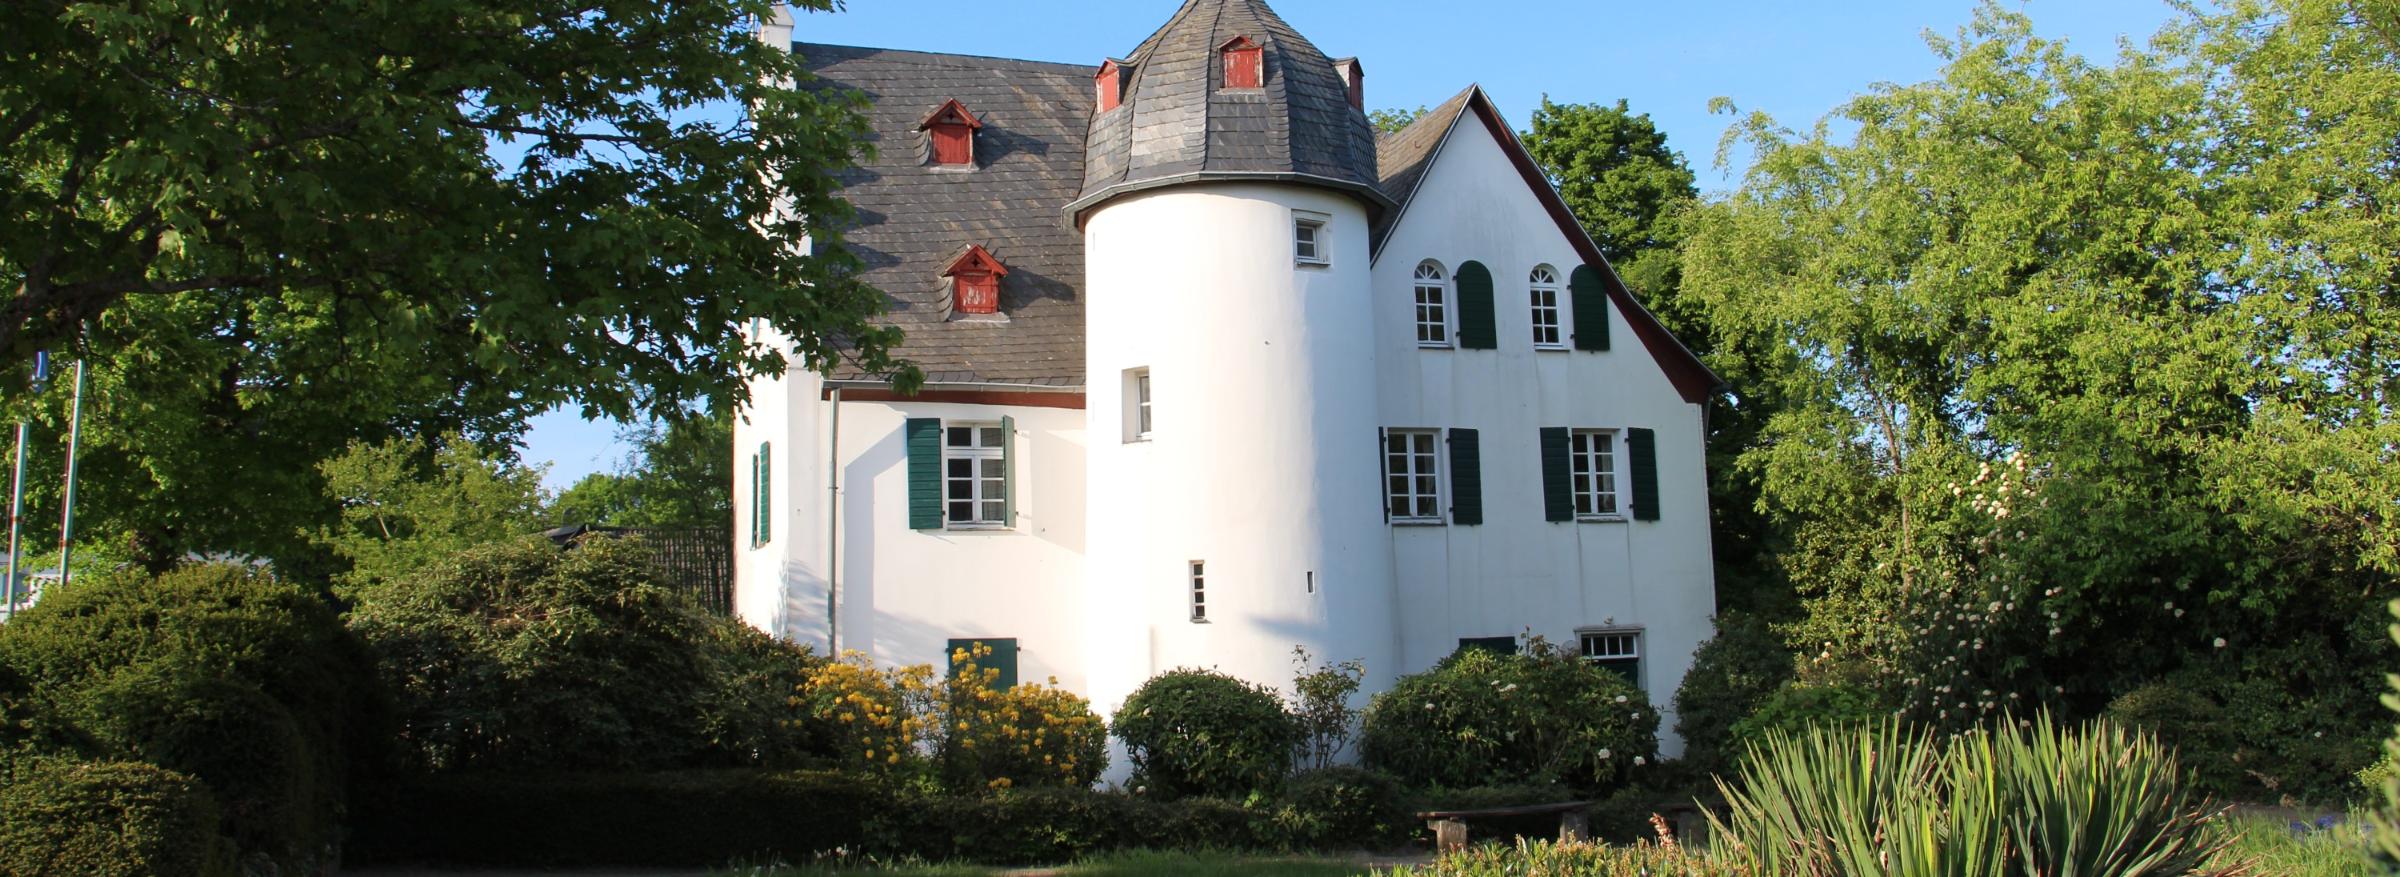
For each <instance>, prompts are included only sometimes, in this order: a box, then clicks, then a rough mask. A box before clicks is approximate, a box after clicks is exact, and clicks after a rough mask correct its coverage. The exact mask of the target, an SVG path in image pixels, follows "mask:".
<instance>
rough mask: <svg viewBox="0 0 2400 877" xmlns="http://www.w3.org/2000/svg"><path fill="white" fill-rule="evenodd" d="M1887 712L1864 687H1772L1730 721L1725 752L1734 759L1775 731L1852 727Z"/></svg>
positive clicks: (1795, 684)
mask: <svg viewBox="0 0 2400 877" xmlns="http://www.w3.org/2000/svg"><path fill="white" fill-rule="evenodd" d="M1891 715H1892V711H1891V710H1889V709H1886V708H1884V706H1883V705H1882V703H1881V702H1880V700H1879V699H1878V698H1877V697H1876V696H1875V693H1874V692H1871V691H1868V690H1867V689H1865V688H1860V687H1857V686H1852V685H1811V684H1808V683H1803V682H1791V683H1786V684H1785V685H1784V686H1783V687H1781V688H1778V689H1775V693H1774V694H1773V695H1770V696H1769V697H1768V698H1767V700H1766V702H1765V703H1762V704H1759V706H1758V709H1757V710H1756V711H1754V712H1752V713H1751V714H1750V715H1748V716H1744V717H1743V718H1742V719H1741V720H1740V721H1737V722H1734V723H1733V727H1732V728H1731V729H1730V733H1729V734H1728V735H1727V742H1728V743H1729V744H1730V745H1731V747H1732V749H1731V750H1730V751H1729V752H1728V753H1727V754H1728V755H1731V756H1733V757H1734V758H1735V759H1736V760H1738V759H1739V758H1740V757H1741V755H1742V754H1743V753H1745V752H1748V751H1749V750H1750V749H1751V748H1753V747H1756V746H1761V745H1764V744H1765V743H1766V742H1767V740H1768V738H1769V737H1770V736H1772V735H1773V734H1775V733H1778V732H1780V733H1783V734H1787V735H1797V734H1802V733H1806V732H1807V731H1808V730H1809V729H1810V728H1816V727H1827V728H1836V727H1855V726H1859V725H1868V724H1873V723H1875V722H1879V721H1883V720H1885V719H1889V718H1890V717H1891Z"/></svg>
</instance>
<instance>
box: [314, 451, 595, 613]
mask: <svg viewBox="0 0 2400 877" xmlns="http://www.w3.org/2000/svg"><path fill="white" fill-rule="evenodd" d="M318 468H319V469H320V470H321V471H322V472H323V473H324V476H325V482H326V486H327V489H328V490H330V491H332V492H333V495H334V498H335V499H336V500H337V501H339V503H340V504H341V524H340V525H338V526H334V527H327V528H324V529H321V530H319V531H317V532H316V534H315V537H314V538H315V539H316V541H317V542H318V543H319V544H322V545H324V546H325V547H326V548H328V549H329V550H331V552H332V553H333V554H335V555H336V556H338V557H340V558H341V559H342V560H343V561H346V562H347V563H348V564H349V565H350V573H349V577H350V580H351V582H353V583H354V584H372V583H377V582H383V581H389V580H392V579H394V578H396V577H399V576H402V575H406V574H409V573H413V572H415V571H417V570H421V569H424V568H425V567H428V566H432V565H434V564H436V563H438V562H440V561H443V560H445V559H448V558H451V557H455V556H457V555H458V553H459V552H462V551H465V550H467V549H469V548H473V547H476V546H478V545H487V544H491V543H494V542H508V541H513V540H516V539H520V538H523V537H525V536H527V535H530V534H532V533H535V532H537V531H539V530H541V529H542V524H543V517H544V516H543V514H542V510H543V507H544V506H545V504H546V503H547V501H548V499H549V497H548V496H546V495H545V494H544V492H543V490H542V473H543V471H544V470H543V469H542V468H541V467H527V466H521V465H518V464H517V463H516V462H515V461H513V460H511V459H508V458H505V457H494V456H487V455H485V454H484V452H483V451H481V450H480V449H478V448H477V447H476V446H475V445H474V443H472V442H469V441H467V440H466V439H465V437H464V436H460V435H457V434H451V435H447V436H443V437H441V438H439V439H437V440H435V441H433V442H427V441H425V440H423V439H415V438H412V439H404V440H398V441H391V442H385V443H383V444H379V445H367V444H353V445H352V446H351V447H350V450H349V451H348V452H347V453H345V454H343V455H342V456H340V457H336V458H334V459H331V460H327V461H325V463H324V464H323V465H321V466H319V467H318Z"/></svg>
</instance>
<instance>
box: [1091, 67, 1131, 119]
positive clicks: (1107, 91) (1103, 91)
mask: <svg viewBox="0 0 2400 877" xmlns="http://www.w3.org/2000/svg"><path fill="white" fill-rule="evenodd" d="M1123 70H1124V68H1122V67H1119V66H1117V62H1116V61H1114V60H1109V61H1104V62H1101V64H1100V72H1099V74H1097V75H1095V76H1093V77H1092V87H1093V88H1094V89H1096V90H1097V94H1098V97H1099V100H1100V111H1101V112H1103V113H1105V112H1108V111H1109V110H1113V109H1116V108H1117V104H1119V103H1121V102H1123V101H1124V99H1125V95H1124V91H1125V81H1124V73H1123Z"/></svg>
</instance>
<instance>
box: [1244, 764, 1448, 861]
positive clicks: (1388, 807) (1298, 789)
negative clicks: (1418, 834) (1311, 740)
mask: <svg viewBox="0 0 2400 877" xmlns="http://www.w3.org/2000/svg"><path fill="white" fill-rule="evenodd" d="M1412 813H1413V810H1412V808H1411V807H1410V806H1409V800H1408V795H1407V793H1406V792H1405V791H1404V790H1403V789H1401V788H1400V783H1399V781H1397V780H1394V779H1392V778H1391V777H1388V776H1385V775H1383V774H1380V773H1376V772H1374V771H1371V770H1367V769H1365V768H1358V767H1325V768H1318V769H1316V770H1307V771H1301V772H1300V773H1299V774H1296V775H1294V776H1293V777H1292V778H1291V780H1290V781H1288V782H1286V783H1284V786H1283V794H1282V795H1281V796H1279V797H1278V798H1277V801H1276V810H1275V815H1274V826H1273V830H1274V833H1275V839H1276V840H1277V841H1278V842H1279V843H1280V844H1281V845H1284V846H1289V847H1294V848H1301V849H1332V848H1341V847H1349V848H1360V847H1367V848H1383V847H1389V846H1393V845H1396V844H1399V843H1402V842H1405V841H1406V840H1407V839H1408V837H1409V834H1410V830H1411V828H1412V826H1413V825H1414V820H1413V819H1412V818H1411V815H1412Z"/></svg>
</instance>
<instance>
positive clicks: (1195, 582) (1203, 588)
mask: <svg viewBox="0 0 2400 877" xmlns="http://www.w3.org/2000/svg"><path fill="white" fill-rule="evenodd" d="M1187 569H1188V570H1189V572H1190V573H1191V579H1190V582H1191V590H1190V594H1191V607H1192V623H1193V624H1207V623H1208V562H1207V561H1204V560H1195V561H1192V562H1191V564H1190V565H1189V566H1188V567H1187Z"/></svg>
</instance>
